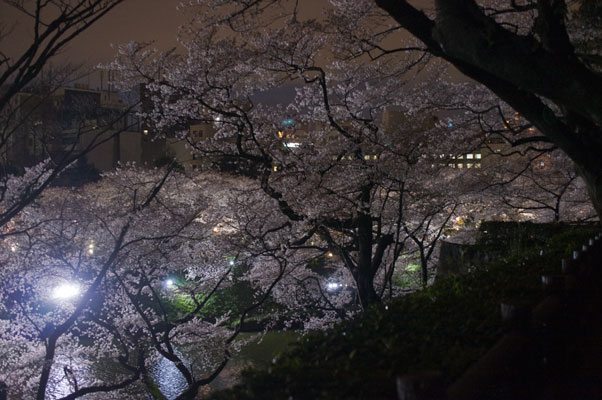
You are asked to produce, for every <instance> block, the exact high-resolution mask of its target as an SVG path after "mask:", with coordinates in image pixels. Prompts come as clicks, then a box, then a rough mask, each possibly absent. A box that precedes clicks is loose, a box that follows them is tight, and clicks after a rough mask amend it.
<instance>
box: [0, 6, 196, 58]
mask: <svg viewBox="0 0 602 400" xmlns="http://www.w3.org/2000/svg"><path fill="white" fill-rule="evenodd" d="M180 2H181V0H127V1H126V2H124V3H123V4H120V5H118V6H117V7H116V8H115V9H113V10H112V11H111V12H109V13H108V14H107V15H106V16H105V17H103V18H102V19H101V20H99V21H98V22H96V24H95V25H93V26H92V27H91V28H90V29H88V30H86V31H85V32H83V33H82V34H81V35H80V36H79V37H77V38H76V39H75V40H73V41H72V42H71V43H70V45H69V47H68V48H67V49H66V50H65V51H63V53H62V54H61V55H60V56H59V57H58V58H57V59H56V60H55V62H57V63H61V62H65V61H70V62H77V63H79V62H83V63H86V64H88V65H95V64H97V63H99V62H104V61H108V60H110V59H112V57H113V55H114V54H115V50H114V49H113V48H111V44H120V43H126V42H128V41H130V40H135V41H151V40H155V41H156V46H157V47H159V48H161V49H167V48H170V47H172V46H174V45H175V39H176V35H177V29H178V26H179V25H181V24H182V23H184V22H186V19H187V17H186V16H185V15H184V14H183V13H181V12H178V11H177V10H176V7H177V5H178V4H179V3H180ZM0 15H1V16H2V23H3V25H4V26H5V29H6V27H7V25H8V28H10V29H12V31H11V32H10V40H2V41H1V43H0V47H1V50H2V51H6V52H7V53H8V54H12V55H14V54H15V53H16V52H17V51H19V50H21V49H23V48H24V46H25V45H26V44H28V43H29V41H30V40H31V37H32V24H31V19H29V18H26V17H23V16H22V15H20V14H19V13H18V12H16V11H15V10H13V9H12V8H11V7H9V6H7V5H5V4H3V3H0Z"/></svg>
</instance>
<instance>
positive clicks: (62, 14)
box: [0, 0, 123, 227]
mask: <svg viewBox="0 0 602 400" xmlns="http://www.w3.org/2000/svg"><path fill="white" fill-rule="evenodd" d="M122 1H123V0H93V1H87V0H74V1H55V0H51V1H44V2H40V1H17V0H14V1H13V0H3V1H2V3H3V5H4V6H5V7H11V8H13V9H15V10H17V11H18V12H19V13H20V14H21V15H23V17H24V21H25V23H30V24H31V28H32V29H31V31H32V32H33V37H32V39H31V41H30V42H29V43H27V45H26V46H25V48H24V49H22V51H21V52H20V53H18V54H12V53H10V52H9V51H8V50H7V49H6V48H5V45H6V44H7V43H10V42H11V41H12V40H14V37H13V36H12V35H11V33H12V32H11V27H10V23H9V21H2V22H0V46H2V47H0V87H1V90H0V154H2V156H3V157H4V156H5V155H6V154H7V153H11V152H13V151H14V149H13V148H12V147H11V146H12V143H13V142H15V141H19V140H24V139H23V138H20V137H19V136H20V135H22V134H23V130H24V129H25V128H26V129H27V130H28V131H31V130H32V129H34V126H33V125H36V126H37V125H38V124H39V121H46V122H48V118H47V117H48V115H45V114H44V112H45V110H44V109H45V108H47V106H48V105H49V104H51V103H52V101H51V99H50V97H51V96H52V94H53V93H54V91H55V90H56V89H57V87H58V86H60V85H62V84H64V83H65V82H68V81H70V80H72V79H73V78H74V76H76V72H77V71H79V70H80V69H79V68H78V67H75V66H65V67H64V68H53V67H51V66H50V65H49V64H50V62H51V61H52V60H53V58H54V57H55V56H56V55H57V54H58V53H59V52H60V51H61V50H62V49H64V48H65V46H67V45H68V44H69V43H70V42H71V41H73V40H75V39H76V38H77V37H78V35H79V34H81V33H82V32H84V31H85V30H87V29H88V28H89V27H91V26H93V25H94V24H95V23H96V22H97V21H98V20H99V19H100V18H102V17H103V16H105V15H106V14H107V13H108V12H110V11H111V10H112V9H113V8H114V7H116V6H117V5H119V4H120V3H121V2H122ZM45 69H46V70H47V72H50V71H52V79H47V78H48V76H47V75H48V74H44V73H43V71H44V70H45ZM117 119H119V118H116V119H114V120H113V121H112V122H115V120H117ZM112 122H110V123H107V124H106V125H103V126H101V127H100V129H96V134H95V138H94V139H92V140H90V142H89V144H88V145H87V146H84V148H77V147H75V146H72V147H71V148H70V149H67V151H66V152H64V153H62V154H60V156H59V157H54V158H53V159H48V160H46V161H43V162H41V163H39V164H37V165H34V166H32V167H31V168H30V169H28V170H27V171H26V172H25V174H21V175H22V176H19V177H15V176H14V173H15V171H12V170H10V168H9V169H7V165H5V164H6V163H5V162H4V161H5V160H3V165H2V174H1V176H0V226H2V227H5V226H6V225H7V224H9V223H10V222H11V221H12V220H13V218H15V217H17V216H18V215H19V213H20V212H21V211H22V210H23V209H24V208H25V207H26V206H27V205H29V204H30V203H31V202H33V201H34V200H35V199H36V197H37V196H39V195H40V194H41V193H42V192H43V191H44V190H45V189H46V188H47V187H48V186H49V185H50V184H51V183H52V182H53V181H54V180H55V179H56V178H57V177H58V176H59V174H60V173H61V172H62V171H63V170H64V169H65V168H67V167H68V166H70V165H72V164H73V162H74V161H75V160H77V159H80V158H82V157H84V156H85V154H87V153H88V152H90V151H91V150H93V149H94V148H96V147H97V146H99V145H100V144H102V143H104V142H106V141H107V140H110V136H111V135H107V132H109V131H112V132H113V135H114V134H116V133H115V132H114V131H113V130H112V128H109V127H110V126H111V125H112ZM36 129H37V130H40V127H36ZM51 129H52V128H51V126H50V124H47V125H46V126H44V127H42V130H43V132H40V133H39V135H38V138H37V140H39V137H40V136H44V137H49V136H53V135H55V134H56V132H51V131H50V130H51ZM87 131H91V129H88V130H87ZM87 131H81V132H79V135H80V136H81V135H84V134H87V133H89V132H87ZM78 137H79V136H78ZM41 145H43V144H41ZM8 167H10V166H8Z"/></svg>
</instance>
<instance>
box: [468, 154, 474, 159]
mask: <svg viewBox="0 0 602 400" xmlns="http://www.w3.org/2000/svg"><path fill="white" fill-rule="evenodd" d="M473 157H474V156H473V155H472V154H466V158H468V159H469V160H472V158H473Z"/></svg>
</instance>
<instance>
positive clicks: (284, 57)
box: [111, 2, 478, 307]
mask: <svg viewBox="0 0 602 400" xmlns="http://www.w3.org/2000/svg"><path fill="white" fill-rule="evenodd" d="M276 3H277V2H273V3H270V4H268V3H265V4H264V5H265V6H266V7H263V6H262V5H261V4H263V3H261V4H260V2H255V3H253V4H246V3H245V4H243V3H237V2H233V3H229V2H204V3H203V4H202V5H201V6H200V10H199V13H198V15H197V18H196V19H195V20H194V21H193V23H191V24H190V25H188V26H186V27H184V28H183V29H182V32H183V33H182V39H181V43H182V46H183V47H184V48H185V49H186V54H174V53H168V54H159V53H156V52H153V51H152V50H149V49H148V48H146V47H145V46H143V45H140V44H135V43H130V44H129V45H127V46H124V47H122V49H121V53H120V56H119V59H118V60H117V61H116V62H115V63H114V64H113V65H111V68H114V69H119V70H120V71H121V74H122V76H123V77H124V79H125V84H126V85H127V84H129V85H133V84H139V83H141V82H142V83H144V84H145V85H146V88H147V91H148V93H149V98H150V99H151V100H152V102H153V103H154V108H152V109H151V110H148V112H147V113H145V114H143V117H145V118H147V119H149V120H151V121H153V123H154V126H155V127H156V130H157V131H159V132H160V131H161V130H165V131H169V130H170V129H173V127H177V126H186V125H187V124H189V123H191V122H192V121H194V122H195V123H197V124H205V125H206V126H208V127H209V128H208V130H209V129H211V130H213V131H214V132H215V133H214V134H213V137H211V138H206V140H202V141H193V140H190V138H189V137H188V132H187V131H186V130H185V131H183V132H182V133H181V138H182V139H183V140H189V144H190V146H191V149H192V150H193V151H196V152H198V153H199V154H202V155H204V156H206V157H228V159H230V160H236V161H237V162H238V164H239V165H240V166H241V168H242V169H243V170H246V171H253V174H250V175H253V176H254V177H255V179H256V182H257V183H258V185H259V187H260V188H261V190H262V192H263V196H265V198H266V199H267V200H265V201H264V202H265V205H266V206H267V207H270V210H269V211H268V210H264V211H257V212H258V213H259V215H265V217H262V218H261V219H262V224H263V230H264V234H268V233H269V234H270V235H275V234H276V233H280V234H282V235H283V237H284V238H287V239H286V240H285V239H282V238H281V239H279V240H280V241H283V240H284V241H283V242H282V243H283V244H282V245H281V246H284V247H286V248H288V249H306V250H308V251H310V252H311V251H314V252H317V254H318V255H320V254H322V255H324V254H329V253H332V255H333V256H336V257H337V258H338V259H339V260H340V264H341V265H342V266H344V268H345V270H346V271H347V273H348V274H349V276H350V277H351V278H352V279H353V284H354V286H355V287H356V289H357V292H358V297H359V301H360V303H361V305H362V306H363V307H367V306H368V305H370V304H371V303H374V302H378V301H379V294H378V290H377V288H376V286H377V284H376V283H375V279H376V278H377V276H380V274H381V273H382V274H383V276H384V277H387V276H388V277H390V276H391V274H392V271H393V270H394V268H395V265H396V262H397V259H398V257H399V255H400V254H401V252H402V250H403V248H404V245H405V243H406V242H407V239H408V233H411V234H413V235H414V236H415V238H418V235H419V234H418V232H419V231H421V230H422V231H421V232H422V234H423V235H427V236H429V237H431V236H430V234H431V231H432V230H433V229H434V231H435V232H438V234H436V235H435V236H433V238H435V240H433V242H432V243H431V244H432V246H433V248H434V245H435V243H436V238H438V237H439V235H440V234H441V230H442V227H443V225H445V223H446V222H447V221H448V220H449V218H450V215H451V214H452V213H453V209H454V207H453V205H451V206H449V205H450V204H453V203H454V201H451V200H450V201H448V200H442V201H443V204H444V205H441V206H439V207H434V206H433V207H430V208H429V211H428V212H426V215H429V217H426V218H435V217H436V216H438V215H440V214H441V213H443V214H445V217H444V218H443V220H442V221H441V225H440V224H433V223H429V222H424V223H423V224H417V225H412V224H409V223H408V222H407V216H408V215H411V214H412V213H411V212H410V210H411V209H412V208H414V209H418V208H419V205H418V204H417V203H420V202H421V201H424V199H426V198H427V197H428V195H427V194H426V193H428V192H429V187H430V189H432V188H434V187H436V186H438V187H439V188H441V189H443V188H444V187H445V188H448V189H449V190H448V191H447V196H440V197H439V196H431V198H430V199H429V200H430V201H431V202H433V203H434V202H435V201H436V200H435V199H437V198H441V199H443V198H445V197H449V198H451V197H453V196H459V193H461V190H457V189H459V188H460V185H458V184H457V182H458V181H456V184H455V185H454V184H452V183H451V182H452V181H453V178H454V177H456V176H457V175H459V172H458V171H453V170H452V169H450V168H448V167H447V162H446V159H447V158H448V157H449V155H451V154H458V153H459V152H462V151H465V149H466V148H467V146H469V147H470V146H474V145H475V144H474V142H475V140H476V139H478V135H475V134H474V131H471V130H470V129H468V127H467V126H462V124H458V126H457V127H455V128H454V127H450V126H448V124H446V123H443V122H442V121H440V120H439V119H438V117H437V116H436V112H435V111H434V110H433V109H432V108H431V107H430V104H429V102H426V101H424V99H425V96H424V94H423V91H422V90H421V89H420V88H419V89H415V88H412V87H410V86H409V85H406V84H405V83H404V81H403V80H401V79H400V77H401V76H404V74H406V73H409V72H408V71H411V70H412V67H413V66H415V65H417V64H419V63H420V60H413V59H412V60H407V61H408V62H407V63H405V64H403V65H400V64H391V63H388V62H380V61H378V60H376V61H369V62H365V60H356V59H352V60H346V61H345V60H340V59H339V58H335V61H334V62H331V61H324V58H323V57H324V55H325V53H328V52H331V51H333V49H332V48H331V47H330V46H329V44H328V43H329V42H330V40H332V38H336V37H338V33H337V32H333V33H332V35H331V34H330V32H329V31H328V29H329V27H328V26H327V25H324V24H321V23H318V22H316V21H313V20H301V19H299V18H297V8H296V5H295V3H292V5H293V7H292V8H286V7H283V8H272V7H271V6H272V5H276ZM229 5H234V6H240V8H237V7H234V8H232V7H229ZM259 28H261V30H260V29H259ZM329 60H332V59H331V58H329ZM284 83H293V84H295V85H296V96H295V99H294V101H293V102H292V103H291V104H289V105H286V104H281V105H276V106H271V105H266V104H261V103H259V102H257V101H256V100H255V97H256V94H257V92H266V91H267V92H269V91H270V90H273V89H276V88H278V87H281V86H282V85H283V84H284ZM387 114H388V115H398V116H399V118H398V120H397V121H394V122H390V123H389V126H388V127H387V128H385V127H384V122H383V115H387ZM389 120H391V121H392V120H393V119H391V118H389ZM450 130H454V131H455V135H456V136H455V137H454V139H455V140H454V141H448V140H446V139H447V138H449V137H452V135H450ZM460 138H462V140H459V139H460ZM452 189H456V190H452ZM419 193H420V195H419ZM441 193H443V190H442V191H441ZM456 201H459V200H456ZM415 202H416V203H415ZM250 204H252V203H250ZM274 211H277V213H274ZM267 215H270V216H272V218H268V217H267ZM429 220H430V219H429ZM271 221H273V222H271ZM425 221H426V220H425ZM410 225H412V226H411V227H410ZM435 226H436V228H435ZM427 232H428V234H427ZM258 235H259V233H258V232H254V233H253V234H252V236H253V237H256V236H258ZM259 236H261V235H259ZM424 237H426V236H424ZM274 240H275V239H274ZM414 242H415V243H422V241H417V242H416V241H415V240H414ZM429 246H431V245H429ZM429 248H430V247H429ZM431 251H432V250H429V251H427V252H428V253H429V254H431ZM427 259H428V257H425V263H426V260H427ZM385 266H388V267H386V268H385ZM425 268H426V267H425ZM385 270H386V271H385ZM425 275H426V273H425ZM296 279H297V280H298V281H302V282H309V281H310V280H308V279H306V278H303V277H302V276H298V277H297V278H296ZM311 281H314V282H315V280H311ZM383 281H384V282H390V279H386V278H383ZM383 285H385V284H383ZM310 292H311V291H310ZM313 292H315V293H323V288H322V287H320V288H317V290H313Z"/></svg>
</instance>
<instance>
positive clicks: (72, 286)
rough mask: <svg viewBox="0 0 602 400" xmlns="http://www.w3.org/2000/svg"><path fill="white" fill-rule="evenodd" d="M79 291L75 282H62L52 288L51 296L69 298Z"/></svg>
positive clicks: (57, 298) (60, 298)
mask: <svg viewBox="0 0 602 400" xmlns="http://www.w3.org/2000/svg"><path fill="white" fill-rule="evenodd" d="M80 291H81V290H80V287H79V285H78V284H77V283H63V284H61V285H59V286H57V287H55V288H54V290H53V291H52V298H53V299H55V300H69V299H72V298H74V297H77V296H78V295H79V293H80Z"/></svg>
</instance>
